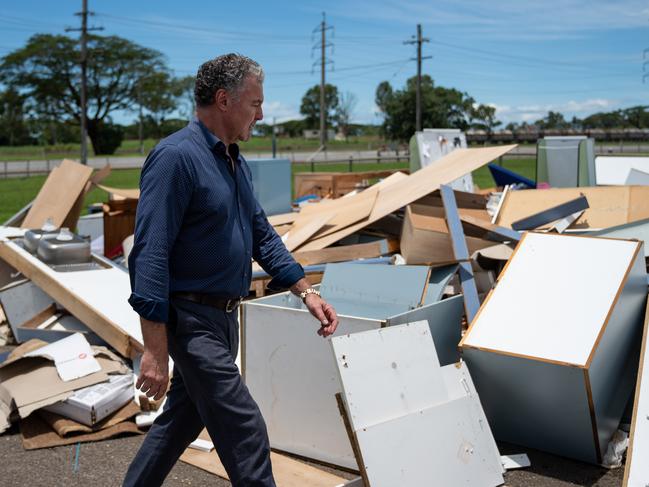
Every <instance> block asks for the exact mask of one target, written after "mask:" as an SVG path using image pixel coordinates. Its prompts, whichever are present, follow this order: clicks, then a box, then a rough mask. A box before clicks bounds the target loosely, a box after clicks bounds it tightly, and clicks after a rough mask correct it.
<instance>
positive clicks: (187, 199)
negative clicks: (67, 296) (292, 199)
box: [124, 54, 338, 487]
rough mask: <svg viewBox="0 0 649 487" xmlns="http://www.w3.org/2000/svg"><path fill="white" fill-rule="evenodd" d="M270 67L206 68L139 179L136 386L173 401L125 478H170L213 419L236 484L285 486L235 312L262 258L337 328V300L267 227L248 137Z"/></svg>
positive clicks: (133, 270) (216, 63)
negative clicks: (175, 126) (247, 378)
mask: <svg viewBox="0 0 649 487" xmlns="http://www.w3.org/2000/svg"><path fill="white" fill-rule="evenodd" d="M262 83H263V71H262V69H261V67H260V66H259V65H258V64H257V63H256V62H254V61H253V60H251V59H249V58H247V57H245V56H241V55H237V54H227V55H224V56H220V57H217V58H215V59H213V60H211V61H208V62H206V63H204V64H203V65H202V66H201V67H200V68H199V70H198V74H197V77H196V86H195V90H194V96H195V99H196V105H197V108H196V115H197V118H196V119H195V120H194V121H193V122H191V123H190V124H189V125H188V126H187V127H185V128H184V129H182V130H180V131H178V132H176V133H174V134H172V135H170V136H169V137H167V138H165V139H163V140H162V141H160V143H159V144H158V145H157V146H156V147H155V148H154V149H153V151H152V152H151V153H150V154H149V156H148V158H147V160H146V162H145V164H144V167H143V168H142V175H141V180H140V201H139V203H138V209H137V221H136V226H135V243H134V246H133V250H132V252H131V254H130V257H129V271H130V275H131V289H132V294H131V297H130V299H129V302H130V303H131V305H132V306H133V309H135V311H136V312H137V313H138V314H139V315H140V317H141V325H142V335H143V338H144V353H143V355H142V362H141V368H140V369H141V371H140V376H139V379H138V382H137V387H138V388H140V389H141V390H142V391H143V392H144V393H146V394H147V396H149V397H151V398H153V399H160V398H161V397H163V395H164V393H165V391H166V388H167V383H168V378H169V371H168V365H167V364H168V357H169V355H170V356H171V357H172V358H173V361H174V371H173V377H172V380H171V386H170V388H169V392H168V393H167V401H166V404H165V407H164V411H163V412H162V414H161V415H160V416H159V417H158V418H157V419H156V421H155V423H154V424H153V425H152V426H151V429H150V430H149V432H148V434H147V436H146V438H145V440H144V442H143V444H142V446H141V448H140V450H139V451H138V453H137V455H136V457H135V459H134V460H133V463H132V464H131V466H130V467H129V469H128V472H127V474H126V478H125V480H124V485H125V486H147V487H148V486H159V485H161V484H162V482H163V481H164V479H165V477H166V476H167V474H168V473H169V471H170V470H171V468H172V467H173V465H174V463H175V462H176V461H177V460H178V457H179V456H180V455H181V453H182V452H183V451H184V450H185V448H187V446H188V445H189V443H190V442H192V441H193V440H194V439H195V438H196V437H197V435H198V434H199V432H200V431H201V430H202V428H203V427H204V426H205V427H206V428H207V430H208V432H209V434H210V437H211V438H212V441H213V443H214V446H215V448H216V450H217V452H218V454H219V457H220V459H221V461H222V463H223V465H224V466H225V468H226V470H227V472H228V475H229V477H230V480H231V481H232V484H233V485H234V486H246V487H247V486H274V485H275V482H274V480H273V473H272V469H271V465H270V447H269V442H268V434H267V432H266V425H265V423H264V420H263V418H262V416H261V413H260V411H259V408H258V407H257V405H256V403H255V402H254V400H253V399H252V397H251V396H250V393H249V392H248V389H247V388H246V386H245V384H244V383H243V381H242V379H241V375H240V374H239V370H238V368H237V366H236V365H235V358H236V354H237V349H238V342H239V330H238V323H237V317H236V309H237V307H238V305H239V302H240V299H241V297H242V296H247V295H248V291H249V289H250V280H251V273H252V268H251V261H252V259H254V260H255V261H257V262H258V263H259V264H260V265H261V266H262V267H263V268H264V269H265V270H266V271H267V272H268V273H269V274H270V275H271V276H272V277H273V280H272V281H271V283H270V284H269V286H270V287H276V288H290V289H291V291H292V292H293V293H295V294H298V295H300V296H301V297H302V299H303V301H304V303H305V305H306V307H307V308H308V309H309V311H310V312H311V314H312V315H313V316H315V318H316V319H317V320H319V321H320V328H319V329H318V333H319V334H320V335H322V336H324V337H326V336H329V335H331V334H332V333H334V331H335V330H336V327H337V325H338V318H337V316H336V312H335V311H334V309H333V307H331V306H330V305H329V304H327V303H326V302H325V301H324V300H323V299H322V298H321V297H320V296H319V294H318V292H317V291H316V290H314V289H312V288H311V286H310V285H309V283H308V281H307V280H306V279H305V277H304V272H303V270H302V267H301V266H300V265H299V264H297V263H296V262H295V260H294V259H293V258H292V256H291V254H290V253H289V252H288V251H287V250H286V247H285V246H284V244H283V243H282V241H281V239H280V238H279V237H278V235H277V233H276V232H275V231H274V230H273V228H272V226H271V225H270V224H269V223H268V221H267V219H266V216H265V214H264V212H263V210H262V209H261V207H260V206H259V203H258V202H257V201H256V199H255V197H254V195H253V192H252V182H251V173H250V169H249V167H248V165H247V164H246V162H245V159H244V158H243V157H242V156H241V155H240V154H239V147H238V146H237V144H236V142H237V141H246V140H248V139H249V138H250V136H251V133H252V130H253V127H254V125H255V123H256V122H257V121H258V120H261V119H262V118H263V112H262V103H263V100H264V96H263V87H262Z"/></svg>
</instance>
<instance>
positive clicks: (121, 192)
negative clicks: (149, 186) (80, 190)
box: [96, 184, 140, 200]
mask: <svg viewBox="0 0 649 487" xmlns="http://www.w3.org/2000/svg"><path fill="white" fill-rule="evenodd" d="M96 186H97V187H98V188H100V189H103V190H104V191H106V192H107V193H108V194H109V195H110V196H111V198H113V199H116V200H131V199H133V200H137V199H140V190H139V189H137V188H133V189H124V188H112V187H110V186H104V185H103V184H97V185H96Z"/></svg>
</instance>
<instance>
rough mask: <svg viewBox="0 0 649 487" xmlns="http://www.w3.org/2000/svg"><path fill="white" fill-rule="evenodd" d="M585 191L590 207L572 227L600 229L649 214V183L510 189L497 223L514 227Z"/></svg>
mask: <svg viewBox="0 0 649 487" xmlns="http://www.w3.org/2000/svg"><path fill="white" fill-rule="evenodd" d="M582 195H583V196H585V197H586V199H587V200H588V209H586V211H584V213H583V215H581V216H580V217H579V218H578V219H577V220H576V221H575V222H574V223H573V224H572V227H571V228H574V229H577V230H600V229H603V228H608V227H612V226H615V225H623V224H625V223H629V222H632V221H636V220H642V219H645V218H649V187H647V186H607V187H604V186H602V187H590V188H551V189H526V190H523V191H507V192H506V193H505V194H504V195H503V199H502V201H501V204H500V209H499V211H498V213H497V215H496V217H495V220H494V223H495V224H496V225H500V226H503V227H511V225H512V224H513V222H515V221H517V220H521V219H522V218H526V217H528V216H530V215H533V214H535V213H538V212H540V211H544V210H547V209H548V208H552V207H555V206H557V205H560V204H563V203H567V202H568V201H570V200H574V199H576V198H579V197H580V196H582ZM550 226H551V225H545V226H543V227H541V229H548V228H549V227H550Z"/></svg>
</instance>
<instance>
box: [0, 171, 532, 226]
mask: <svg viewBox="0 0 649 487" xmlns="http://www.w3.org/2000/svg"><path fill="white" fill-rule="evenodd" d="M503 166H504V167H506V168H507V169H511V170H512V171H515V172H517V173H519V174H521V175H523V176H526V177H528V178H531V179H533V178H534V159H532V158H526V159H505V160H504V161H503ZM407 167H408V164H407V163H403V162H402V163H396V162H393V163H389V162H383V163H380V164H359V163H356V164H354V165H353V169H354V172H357V171H381V170H386V169H406V168H407ZM348 169H349V167H348V165H347V164H328V163H324V164H316V165H315V170H316V171H342V172H344V171H347V170H348ZM308 171H310V165H308V164H294V165H293V167H292V172H293V174H295V173H296V172H308ZM139 178H140V170H139V169H119V170H113V172H112V173H111V174H110V176H108V178H106V179H105V180H104V182H103V184H105V185H106V186H113V187H116V188H136V187H137V186H138V181H139ZM473 180H474V182H475V183H476V184H477V185H478V186H479V187H480V188H490V187H493V186H494V182H493V179H492V178H491V174H490V173H489V169H488V168H487V167H486V166H485V167H482V168H480V169H478V170H477V171H475V172H474V173H473ZM43 181H45V176H32V177H29V178H9V179H0V222H4V221H5V220H7V219H8V218H9V217H10V216H12V215H13V214H15V213H16V212H17V211H18V210H20V209H21V208H22V207H23V206H25V205H26V204H27V203H29V202H30V201H31V200H33V199H34V198H35V197H36V194H37V193H38V191H39V189H40V188H41V186H42V185H43ZM107 199H108V195H107V193H106V192H105V191H103V190H100V189H93V190H92V191H90V193H88V196H87V197H86V201H85V206H86V207H87V206H89V205H91V204H93V203H99V202H103V201H106V200H107Z"/></svg>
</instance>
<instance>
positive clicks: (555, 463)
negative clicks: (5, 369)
mask: <svg viewBox="0 0 649 487" xmlns="http://www.w3.org/2000/svg"><path fill="white" fill-rule="evenodd" d="M142 439H143V436H130V437H124V438H118V439H113V440H107V441H102V442H97V443H83V444H81V446H80V449H79V460H78V470H77V471H75V470H74V458H75V453H76V446H61V447H56V448H49V449H42V450H32V451H25V450H23V448H22V445H21V437H20V432H19V430H18V427H17V426H13V427H12V428H11V430H9V431H8V432H7V433H5V434H4V435H2V436H0V459H1V462H2V467H1V468H0V486H7V487H9V486H11V487H14V486H31V487H54V486H66V487H67V486H83V487H94V486H98V487H105V486H119V485H121V481H122V479H123V477H124V474H125V472H126V469H127V468H128V465H129V463H130V461H131V459H132V458H133V457H134V455H135V452H136V451H137V449H138V447H139V445H140V443H141V442H142ZM499 448H500V452H501V453H502V454H508V453H521V452H525V453H527V454H528V455H529V457H530V460H531V462H532V466H531V467H530V468H527V469H522V470H512V471H509V472H507V473H506V474H505V485H506V486H510V487H541V486H542V487H568V486H589V487H590V486H598V487H618V486H621V485H622V477H623V470H622V469H616V470H606V469H604V468H600V467H596V466H593V465H588V464H585V463H581V462H576V461H572V460H568V459H565V458H561V457H557V456H554V455H549V454H546V453H542V452H538V451H534V450H530V449H525V448H521V447H517V446H514V445H507V444H500V445H499ZM433 454H434V452H431V455H433ZM331 471H332V472H334V473H337V474H338V475H340V476H343V477H346V478H352V477H353V476H352V475H350V474H348V473H346V472H337V471H335V470H331ZM164 485H165V486H168V487H172V486H188V485H193V486H203V485H210V486H218V487H225V486H229V485H230V482H228V481H226V480H223V479H221V478H219V477H216V476H214V475H212V474H210V473H207V472H204V471H203V470H200V469H199V468H196V467H193V466H191V465H187V464H185V463H183V462H178V463H177V464H176V465H175V466H174V468H173V470H172V471H171V473H170V474H169V476H168V477H167V480H166V482H165V483H164ZM395 487H399V486H395ZM404 487H406V486H404ZM440 487H444V486H440Z"/></svg>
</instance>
